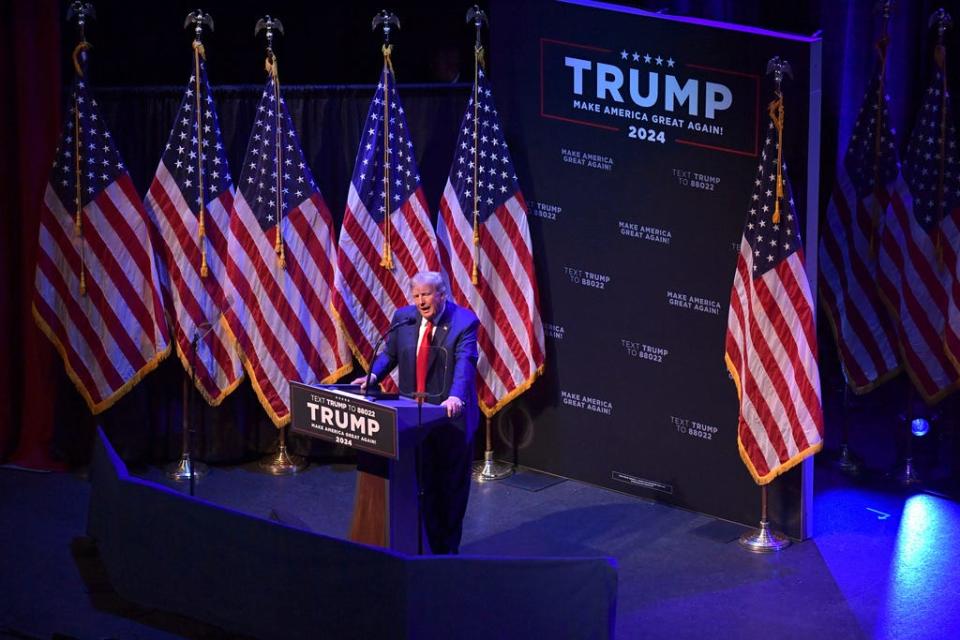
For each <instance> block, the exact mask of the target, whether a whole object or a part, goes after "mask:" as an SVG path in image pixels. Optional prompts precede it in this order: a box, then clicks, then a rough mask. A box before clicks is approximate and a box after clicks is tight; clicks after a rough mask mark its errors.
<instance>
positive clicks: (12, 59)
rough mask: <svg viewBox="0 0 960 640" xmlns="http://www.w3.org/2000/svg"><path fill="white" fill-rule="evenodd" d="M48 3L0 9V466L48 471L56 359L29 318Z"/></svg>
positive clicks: (52, 110)
mask: <svg viewBox="0 0 960 640" xmlns="http://www.w3.org/2000/svg"><path fill="white" fill-rule="evenodd" d="M61 19H62V16H61V15H60V11H59V8H58V4H57V3H56V2H52V1H49V0H47V1H39V2H4V3H2V4H0V52H2V58H3V61H4V63H3V65H2V66H0V94H2V97H0V117H2V120H0V123H2V124H0V246H2V247H3V248H2V257H0V310H2V311H0V341H2V342H0V344H2V346H0V462H8V463H11V464H16V465H19V466H23V467H30V468H39V469H50V468H58V466H59V465H58V464H57V462H56V460H55V456H54V447H53V410H54V405H55V404H56V403H57V402H58V395H59V394H58V393H57V383H56V381H57V378H58V377H60V376H62V373H61V372H60V369H59V368H58V363H57V361H56V360H57V357H56V354H55V353H54V351H53V348H52V347H51V346H50V343H49V342H47V340H46V338H45V337H44V336H43V335H42V334H41V333H40V331H39V330H38V329H37V327H36V325H35V324H34V322H33V318H32V316H31V312H30V300H31V292H32V290H33V265H34V260H35V258H34V256H35V253H36V246H37V233H38V230H39V226H38V215H37V214H38V212H39V207H40V202H41V197H42V194H43V189H44V186H45V183H46V177H47V172H48V170H49V167H50V165H51V163H52V162H53V152H54V147H55V146H56V138H57V132H58V127H59V120H60V111H59V108H60V21H61Z"/></svg>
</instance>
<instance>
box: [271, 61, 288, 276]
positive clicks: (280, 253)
mask: <svg viewBox="0 0 960 640" xmlns="http://www.w3.org/2000/svg"><path fill="white" fill-rule="evenodd" d="M267 60H268V64H269V65H270V67H271V73H272V75H273V96H274V102H275V103H276V108H275V110H274V113H275V114H276V123H275V125H276V126H275V127H274V130H275V136H274V141H275V147H276V159H277V200H276V203H277V235H276V241H275V243H274V247H273V250H274V251H276V252H277V266H278V267H280V268H281V269H286V268H287V260H286V256H285V254H284V248H283V245H284V242H283V136H282V135H281V134H282V131H283V118H282V117H281V109H280V74H279V69H278V68H277V58H276V56H275V55H273V52H272V51H271V52H270V54H269V57H268V58H267Z"/></svg>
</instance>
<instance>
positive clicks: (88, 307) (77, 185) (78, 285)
mask: <svg viewBox="0 0 960 640" xmlns="http://www.w3.org/2000/svg"><path fill="white" fill-rule="evenodd" d="M78 205H80V206H81V207H82V209H81V211H80V212H79V213H78V212H77V206H78ZM149 226H150V223H149V221H148V219H147V214H146V212H145V211H144V209H143V203H142V202H141V200H140V197H139V196H138V195H137V192H136V189H134V187H133V183H132V182H131V180H130V175H129V174H128V173H127V170H126V168H125V167H124V165H123V161H122V160H121V159H120V155H119V154H118V153H117V148H116V146H114V143H113V139H112V138H111V136H110V132H109V131H108V130H107V127H106V124H105V123H104V122H103V121H102V120H101V119H100V114H99V112H98V110H97V103H96V101H95V100H94V99H93V97H92V95H91V93H90V90H89V88H88V87H87V85H86V83H85V82H83V81H82V80H81V79H79V78H78V79H77V80H76V81H75V82H74V85H73V91H72V95H71V107H70V109H69V112H68V114H67V117H66V118H65V123H64V129H63V133H62V135H61V137H60V146H59V148H58V149H57V154H56V160H55V161H54V163H53V170H52V171H51V174H50V181H49V182H48V183H47V188H46V191H45V193H44V198H43V206H42V208H41V211H40V246H39V251H38V252H37V271H36V278H35V285H36V288H35V290H34V295H33V314H34V318H35V319H36V321H37V323H38V325H39V326H40V328H41V329H42V330H43V331H44V333H46V335H47V337H48V338H50V340H51V341H52V342H53V344H54V345H55V346H56V348H57V350H58V351H59V352H60V355H61V357H62V358H63V363H64V366H65V367H66V369H67V373H68V375H69V376H70V378H71V380H73V382H74V384H75V385H76V386H77V389H78V390H79V391H80V394H81V395H82V396H83V398H84V400H86V402H87V406H88V407H89V408H90V411H91V412H92V413H100V412H101V411H103V410H105V409H107V408H109V407H110V406H111V405H112V404H113V403H114V402H116V401H117V400H118V399H119V398H120V397H121V396H123V394H124V393H126V392H127V391H128V390H129V389H130V388H132V387H133V386H134V385H135V384H136V383H137V382H138V381H139V380H140V379H141V378H143V376H145V375H146V374H147V373H148V372H150V371H151V370H153V369H154V368H155V367H156V366H157V364H158V363H159V362H160V361H161V360H163V358H165V357H166V356H167V355H168V354H169V353H170V337H169V332H168V330H167V324H166V320H165V318H164V315H163V306H162V304H161V300H160V288H159V284H158V273H157V265H156V263H155V262H154V260H155V258H154V251H153V247H152V245H151V242H150V233H149Z"/></svg>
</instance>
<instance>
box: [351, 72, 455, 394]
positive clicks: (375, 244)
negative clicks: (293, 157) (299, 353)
mask: <svg viewBox="0 0 960 640" xmlns="http://www.w3.org/2000/svg"><path fill="white" fill-rule="evenodd" d="M396 86H397V85H396V80H395V79H394V76H393V72H392V70H391V69H390V68H389V67H388V66H387V65H385V66H384V69H383V74H382V75H381V77H380V83H379V84H378V85H377V90H376V93H375V94H374V97H373V101H372V102H371V103H370V110H369V111H368V112H367V119H366V122H365V124H364V130H363V133H362V135H361V139H360V147H359V149H358V150H357V161H356V164H355V165H354V168H353V178H352V179H351V180H350V192H349V194H348V195H347V208H346V211H345V213H344V216H343V228H342V229H341V231H340V241H339V245H338V254H337V266H338V270H337V274H336V289H335V291H334V294H333V304H334V309H335V310H336V313H337V316H338V318H339V320H340V322H341V323H342V325H343V327H344V329H345V331H346V334H347V339H348V340H349V342H350V348H351V349H352V350H353V353H354V355H356V357H357V359H358V360H359V361H360V363H361V364H362V365H363V366H364V367H365V368H366V367H368V366H369V363H370V362H371V360H372V358H373V347H374V345H375V344H376V342H377V340H378V339H379V338H380V336H382V335H383V333H384V332H385V331H386V330H387V328H388V327H389V326H390V320H391V318H392V317H393V313H394V312H395V311H396V310H397V308H398V307H401V306H404V305H406V304H409V300H408V292H409V289H410V278H411V277H413V276H414V275H415V274H416V273H417V272H419V271H427V270H430V271H438V270H439V268H440V260H439V257H438V256H437V238H436V235H435V234H434V232H433V227H432V226H431V224H430V214H429V212H428V210H427V204H426V201H425V199H424V196H423V189H422V188H421V186H420V175H419V173H418V171H417V162H416V160H415V158H414V152H413V142H412V141H411V140H410V134H409V132H408V131H407V121H406V118H405V117H404V115H403V106H402V105H401V103H400V94H399V93H397V89H396ZM385 138H386V144H384V139H385ZM387 238H389V241H388V242H385V240H386V239H387ZM391 263H392V264H391ZM385 265H386V266H385ZM384 382H385V384H386V387H387V388H393V389H395V388H396V371H394V373H393V376H392V377H391V378H390V380H389V381H384Z"/></svg>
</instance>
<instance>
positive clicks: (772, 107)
mask: <svg viewBox="0 0 960 640" xmlns="http://www.w3.org/2000/svg"><path fill="white" fill-rule="evenodd" d="M767 73H768V74H770V73H772V74H773V82H774V84H775V88H774V95H776V96H777V98H776V100H774V101H773V102H771V103H770V104H769V105H768V106H767V113H769V114H770V119H771V120H773V126H774V127H776V129H777V187H776V188H777V194H776V196H777V197H776V198H775V199H774V207H773V223H774V224H780V202H781V201H782V200H783V92H782V91H781V89H780V86H781V85H782V84H783V76H784V74H786V75H788V76H790V77H791V78H792V77H793V70H792V69H791V68H790V63H789V62H787V61H786V60H781V59H780V56H774V57H773V58H771V59H770V61H769V62H767Z"/></svg>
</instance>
